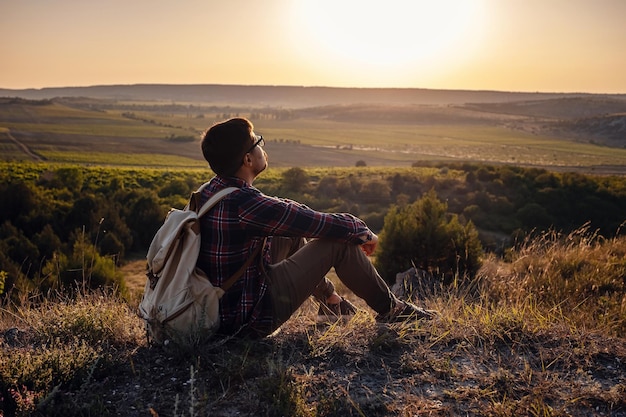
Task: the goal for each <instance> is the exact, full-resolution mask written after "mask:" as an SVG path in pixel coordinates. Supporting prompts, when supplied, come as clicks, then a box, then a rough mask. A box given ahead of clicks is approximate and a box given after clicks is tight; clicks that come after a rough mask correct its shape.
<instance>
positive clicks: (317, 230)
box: [197, 176, 371, 333]
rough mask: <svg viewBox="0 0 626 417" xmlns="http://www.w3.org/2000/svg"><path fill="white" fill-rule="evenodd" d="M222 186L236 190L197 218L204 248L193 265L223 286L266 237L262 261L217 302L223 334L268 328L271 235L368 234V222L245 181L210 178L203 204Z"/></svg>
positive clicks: (357, 237)
mask: <svg viewBox="0 0 626 417" xmlns="http://www.w3.org/2000/svg"><path fill="white" fill-rule="evenodd" d="M226 187H238V188H239V190H237V191H234V192H232V193H231V194H229V195H228V196H226V197H225V198H224V199H223V200H221V201H220V202H219V203H218V204H217V205H216V206H215V207H213V208H212V209H211V210H210V211H209V212H208V213H207V214H206V215H205V216H204V217H203V218H202V220H201V225H202V244H201V248H200V256H199V258H198V264H197V266H198V267H199V268H201V269H202V270H203V271H205V272H206V273H207V275H208V276H209V279H210V280H211V283H212V284H213V285H216V286H221V285H222V283H223V282H224V281H226V280H227V279H228V278H229V277H231V276H232V275H233V274H234V273H235V272H236V271H237V270H238V269H239V268H240V267H241V266H242V265H243V264H244V263H245V262H246V260H247V259H248V258H249V257H250V255H251V254H252V252H253V251H254V250H255V248H256V247H257V246H258V245H260V244H262V242H263V239H264V238H266V237H267V242H266V245H265V247H264V248H263V250H262V252H261V257H262V260H261V262H262V263H263V265H261V262H258V261H255V262H253V263H252V264H251V265H250V266H249V267H248V269H247V270H246V271H245V272H244V274H243V276H242V277H241V278H240V279H238V280H237V282H236V283H235V284H234V285H233V286H232V287H231V288H230V289H229V290H228V291H226V293H225V294H224V296H223V297H222V299H221V300H220V319H221V327H220V332H222V333H233V332H235V331H237V330H238V329H239V328H240V327H241V326H242V325H243V324H246V323H247V324H248V325H249V326H250V327H251V328H252V329H254V328H258V329H267V328H270V327H271V326H272V321H273V317H272V308H271V304H270V303H269V300H268V298H269V297H265V295H266V292H267V282H266V278H265V274H264V272H263V269H262V268H263V267H265V266H267V265H269V263H270V248H271V244H272V243H271V237H272V236H288V237H305V238H330V239H336V240H339V241H344V242H351V243H355V244H360V243H363V242H364V241H365V240H366V238H365V237H366V236H368V235H369V234H370V233H371V232H370V231H369V229H368V228H367V226H366V224H365V223H364V222H363V221H362V220H360V219H358V218H357V217H355V216H353V215H351V214H348V213H322V212H319V211H315V210H312V209H310V208H309V207H307V206H305V205H304V204H301V203H298V202H295V201H292V200H288V199H283V198H275V197H269V196H267V195H265V194H263V193H262V192H261V191H259V190H258V189H257V188H255V187H253V186H250V185H248V184H247V183H246V182H245V181H243V180H241V179H238V178H234V177H229V178H223V177H219V176H216V177H213V178H212V179H211V181H210V183H209V185H208V186H207V187H206V188H205V189H204V192H203V193H202V195H201V203H204V202H206V201H207V200H208V199H209V197H210V195H212V194H214V193H216V192H217V191H219V190H221V189H223V188H226Z"/></svg>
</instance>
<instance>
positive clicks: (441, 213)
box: [376, 190, 482, 283]
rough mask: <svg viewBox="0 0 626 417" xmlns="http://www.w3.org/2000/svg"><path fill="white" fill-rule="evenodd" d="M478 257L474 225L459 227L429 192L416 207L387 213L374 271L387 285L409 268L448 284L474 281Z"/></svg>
mask: <svg viewBox="0 0 626 417" xmlns="http://www.w3.org/2000/svg"><path fill="white" fill-rule="evenodd" d="M481 256H482V247H481V244H480V240H479V239H478V232H477V230H476V228H475V227H474V225H473V223H472V222H468V223H467V224H465V225H463V224H461V223H460V222H459V218H458V216H457V215H453V214H449V213H447V204H445V203H443V202H441V201H440V200H439V199H438V198H437V195H436V194H435V192H434V191H433V190H431V191H430V192H428V193H427V194H426V195H425V196H424V197H423V198H421V199H420V200H418V201H416V202H415V203H413V204H410V205H406V206H394V207H392V208H391V210H390V211H389V212H388V213H387V215H386V216H385V221H384V226H383V230H382V232H381V242H380V248H379V254H378V256H377V258H376V267H377V268H378V270H379V271H380V273H381V275H382V276H383V277H387V278H386V279H387V280H388V281H389V282H390V283H392V282H393V280H394V279H395V275H396V274H397V273H398V272H402V271H405V270H407V269H409V268H410V267H411V266H415V267H417V268H419V269H423V270H426V271H428V272H430V273H432V274H434V275H435V276H439V277H441V278H442V279H443V281H444V283H450V282H452V281H453V280H454V279H459V278H460V279H473V278H474V276H475V275H476V272H477V271H478V269H479V268H480V264H481V261H480V258H481Z"/></svg>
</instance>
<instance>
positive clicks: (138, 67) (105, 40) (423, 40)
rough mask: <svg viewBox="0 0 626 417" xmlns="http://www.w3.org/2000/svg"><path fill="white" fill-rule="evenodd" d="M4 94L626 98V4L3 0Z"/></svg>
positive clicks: (0, 70)
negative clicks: (342, 90) (299, 91)
mask: <svg viewBox="0 0 626 417" xmlns="http://www.w3.org/2000/svg"><path fill="white" fill-rule="evenodd" d="M0 59H1V64H0V88H41V87H64V86H88V85H103V84H136V83H171V84H246V85H304V86H332V87H417V88H443V89H469V90H485V89H486V90H505V91H542V92H548V91H551V92H592V93H626V1H625V0H429V1H425V0H377V1H373V0H372V1H370V0H178V1H175V0H103V1H88V0H0Z"/></svg>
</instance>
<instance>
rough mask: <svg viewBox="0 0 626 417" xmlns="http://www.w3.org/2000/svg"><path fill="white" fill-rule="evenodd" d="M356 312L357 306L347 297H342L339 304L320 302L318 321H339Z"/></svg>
mask: <svg viewBox="0 0 626 417" xmlns="http://www.w3.org/2000/svg"><path fill="white" fill-rule="evenodd" d="M355 313H356V307H355V306H354V305H353V304H352V303H351V302H350V301H348V300H346V299H345V298H343V297H341V301H340V302H339V303H338V304H327V303H324V302H320V307H319V310H318V312H317V318H318V321H337V320H339V319H340V318H342V317H347V316H353V315H354V314H355Z"/></svg>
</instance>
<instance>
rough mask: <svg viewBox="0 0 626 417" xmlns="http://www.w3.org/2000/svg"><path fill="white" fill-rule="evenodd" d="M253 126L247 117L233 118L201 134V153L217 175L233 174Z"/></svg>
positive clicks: (247, 143) (243, 152)
mask: <svg viewBox="0 0 626 417" xmlns="http://www.w3.org/2000/svg"><path fill="white" fill-rule="evenodd" d="M252 129H254V126H253V125H252V123H251V122H250V121H249V120H248V119H244V118H240V117H237V118H233V119H228V120H226V121H224V122H219V123H216V124H214V125H213V126H211V127H210V128H209V129H208V130H207V131H206V132H205V133H204V134H203V135H202V143H201V146H202V155H204V159H206V160H207V162H208V163H209V166H210V167H211V169H212V170H213V172H215V173H216V174H217V175H220V176H228V175H233V174H234V173H235V171H237V169H238V168H239V166H240V165H241V161H242V158H243V156H244V155H245V151H246V149H248V148H249V147H250V137H251V136H250V134H251V133H252Z"/></svg>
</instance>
